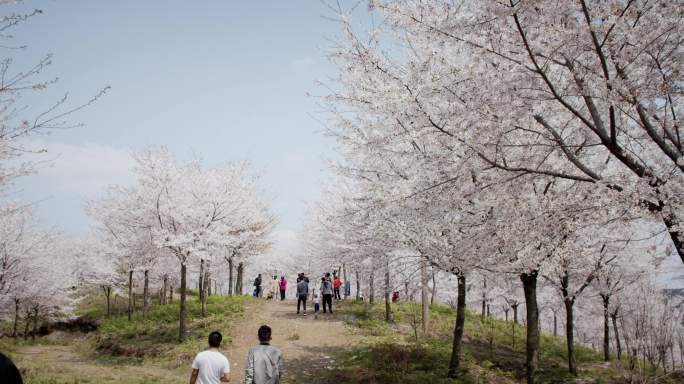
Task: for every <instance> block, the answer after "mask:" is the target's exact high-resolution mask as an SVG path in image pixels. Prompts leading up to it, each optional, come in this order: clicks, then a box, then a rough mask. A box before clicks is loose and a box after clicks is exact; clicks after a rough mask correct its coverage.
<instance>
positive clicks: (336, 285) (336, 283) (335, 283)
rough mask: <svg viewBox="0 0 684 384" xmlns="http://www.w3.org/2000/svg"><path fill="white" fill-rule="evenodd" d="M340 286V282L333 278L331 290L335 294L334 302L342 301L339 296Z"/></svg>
mask: <svg viewBox="0 0 684 384" xmlns="http://www.w3.org/2000/svg"><path fill="white" fill-rule="evenodd" d="M341 286H342V280H340V278H339V277H337V276H335V280H333V289H334V292H335V300H342V297H341V296H340V287H341Z"/></svg>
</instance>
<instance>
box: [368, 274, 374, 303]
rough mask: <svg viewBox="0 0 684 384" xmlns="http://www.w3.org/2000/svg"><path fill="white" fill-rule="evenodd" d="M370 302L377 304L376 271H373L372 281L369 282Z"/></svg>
mask: <svg viewBox="0 0 684 384" xmlns="http://www.w3.org/2000/svg"><path fill="white" fill-rule="evenodd" d="M368 302H369V303H371V304H373V302H375V269H373V270H371V273H370V281H369V282H368Z"/></svg>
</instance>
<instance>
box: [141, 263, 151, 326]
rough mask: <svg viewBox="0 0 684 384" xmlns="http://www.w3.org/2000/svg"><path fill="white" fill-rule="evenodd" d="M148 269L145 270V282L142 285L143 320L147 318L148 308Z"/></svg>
mask: <svg viewBox="0 0 684 384" xmlns="http://www.w3.org/2000/svg"><path fill="white" fill-rule="evenodd" d="M149 296H150V271H148V270H145V284H144V285H143V320H147V314H148V312H149V310H150V297H149Z"/></svg>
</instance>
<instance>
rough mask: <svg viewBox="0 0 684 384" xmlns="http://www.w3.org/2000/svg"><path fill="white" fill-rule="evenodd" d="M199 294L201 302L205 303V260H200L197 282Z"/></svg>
mask: <svg viewBox="0 0 684 384" xmlns="http://www.w3.org/2000/svg"><path fill="white" fill-rule="evenodd" d="M197 293H198V294H199V299H200V302H204V300H203V295H204V259H200V270H199V279H198V280H197Z"/></svg>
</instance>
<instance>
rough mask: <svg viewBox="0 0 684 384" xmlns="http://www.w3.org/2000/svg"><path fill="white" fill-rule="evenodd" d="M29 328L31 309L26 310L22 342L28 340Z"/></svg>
mask: <svg viewBox="0 0 684 384" xmlns="http://www.w3.org/2000/svg"><path fill="white" fill-rule="evenodd" d="M30 326H31V309H30V308H26V318H25V319H24V340H27V339H28V336H29V327H30Z"/></svg>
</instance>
